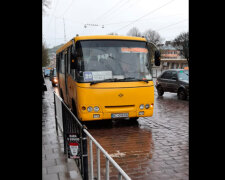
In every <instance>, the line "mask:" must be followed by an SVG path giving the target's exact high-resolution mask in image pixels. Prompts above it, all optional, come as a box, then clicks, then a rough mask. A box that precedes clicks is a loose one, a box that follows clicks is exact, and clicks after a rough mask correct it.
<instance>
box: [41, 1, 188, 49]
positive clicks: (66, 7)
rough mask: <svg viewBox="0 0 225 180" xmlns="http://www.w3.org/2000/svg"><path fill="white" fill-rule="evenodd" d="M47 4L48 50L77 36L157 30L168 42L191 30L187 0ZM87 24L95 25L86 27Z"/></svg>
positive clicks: (44, 17)
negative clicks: (132, 30) (136, 29)
mask: <svg viewBox="0 0 225 180" xmlns="http://www.w3.org/2000/svg"><path fill="white" fill-rule="evenodd" d="M48 1H50V5H49V8H45V12H44V13H43V15H42V33H43V39H44V42H45V43H46V45H47V47H49V48H52V47H53V46H56V45H59V44H61V43H65V41H66V42H67V41H69V40H70V39H72V38H73V37H74V36H76V34H79V35H80V36H81V35H105V34H109V33H111V32H114V33H118V34H119V35H127V32H128V31H129V30H130V29H131V28H133V27H137V28H138V29H139V30H140V31H141V32H144V31H146V30H148V29H151V30H155V31H157V32H158V33H159V34H160V36H161V37H162V38H164V40H165V41H166V40H172V39H174V38H175V37H176V36H177V35H179V34H180V33H181V32H188V31H189V27H188V24H189V20H188V13H189V1H188V0H48ZM63 19H64V20H63ZM85 24H92V26H90V25H87V26H86V28H85ZM64 25H65V26H64ZM93 25H95V26H93ZM102 26H104V28H102ZM64 27H65V31H64Z"/></svg>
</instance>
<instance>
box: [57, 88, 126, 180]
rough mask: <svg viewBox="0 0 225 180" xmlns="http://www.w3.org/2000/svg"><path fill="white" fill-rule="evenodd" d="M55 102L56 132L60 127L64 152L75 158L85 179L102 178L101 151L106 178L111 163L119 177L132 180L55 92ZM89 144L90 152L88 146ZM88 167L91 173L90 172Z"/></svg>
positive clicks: (108, 176)
mask: <svg viewBox="0 0 225 180" xmlns="http://www.w3.org/2000/svg"><path fill="white" fill-rule="evenodd" d="M54 103H55V122H56V132H57V135H58V129H59V130H60V131H61V133H62V134H63V138H64V153H65V154H67V157H68V158H72V159H75V162H76V164H77V167H78V168H79V170H80V173H81V176H82V178H83V179H84V180H88V178H90V179H91V180H94V179H98V180H100V179H101V167H100V164H101V162H100V152H102V154H103V156H104V157H105V160H106V164H105V179H106V180H109V178H110V169H109V167H110V166H109V165H110V163H111V164H112V166H113V167H114V168H115V169H116V170H117V174H118V179H119V180H122V179H125V180H130V177H129V176H128V175H127V174H126V173H125V172H124V171H123V170H122V169H121V167H120V166H119V165H118V164H117V163H116V162H115V161H114V160H113V159H112V158H111V157H110V155H109V154H108V153H107V152H106V151H105V150H104V149H103V147H102V146H101V145H100V144H99V143H98V142H97V141H96V140H95V139H94V138H93V137H92V135H91V134H90V133H89V132H88V131H87V127H86V126H85V125H83V124H81V122H80V121H79V120H78V118H77V117H76V116H75V115H74V114H73V113H72V111H71V110H70V109H69V108H68V107H67V105H66V104H65V103H64V102H63V100H62V99H61V98H60V97H59V96H58V95H57V94H56V93H55V92H54ZM93 142H94V144H95V146H96V149H97V152H96V157H97V174H96V177H95V175H94V166H93V146H92V144H93ZM87 143H88V144H89V154H88V146H87ZM88 158H90V159H89V160H90V165H89V167H88ZM88 169H89V170H90V173H88V172H89V171H88Z"/></svg>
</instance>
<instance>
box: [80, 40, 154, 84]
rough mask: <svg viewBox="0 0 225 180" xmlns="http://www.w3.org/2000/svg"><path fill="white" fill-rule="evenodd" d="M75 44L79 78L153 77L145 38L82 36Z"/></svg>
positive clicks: (89, 79) (105, 79)
mask: <svg viewBox="0 0 225 180" xmlns="http://www.w3.org/2000/svg"><path fill="white" fill-rule="evenodd" d="M76 48H77V52H78V58H77V60H78V71H77V72H78V73H77V79H78V81H79V82H93V81H102V82H104V81H108V80H110V79H111V80H116V79H117V80H120V81H137V80H152V76H151V74H150V64H149V63H148V62H149V61H148V58H149V55H148V49H147V45H146V42H144V41H131V40H83V41H78V42H77V44H76Z"/></svg>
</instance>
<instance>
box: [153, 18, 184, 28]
mask: <svg viewBox="0 0 225 180" xmlns="http://www.w3.org/2000/svg"><path fill="white" fill-rule="evenodd" d="M187 20H188V19H184V20H182V21H179V22H177V23H174V24H170V25H168V26H165V27H162V28H160V29H157V30H156V31H161V30H163V29H167V28H168V27H170V26H174V25H176V24H180V23H182V22H184V21H187Z"/></svg>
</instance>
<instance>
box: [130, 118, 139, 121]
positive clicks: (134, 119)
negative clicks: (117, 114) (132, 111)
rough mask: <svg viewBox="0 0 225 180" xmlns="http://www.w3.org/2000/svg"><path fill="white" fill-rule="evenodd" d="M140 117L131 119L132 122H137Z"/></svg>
mask: <svg viewBox="0 0 225 180" xmlns="http://www.w3.org/2000/svg"><path fill="white" fill-rule="evenodd" d="M137 120H138V117H134V118H130V121H137Z"/></svg>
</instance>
